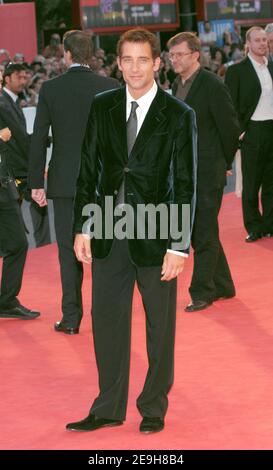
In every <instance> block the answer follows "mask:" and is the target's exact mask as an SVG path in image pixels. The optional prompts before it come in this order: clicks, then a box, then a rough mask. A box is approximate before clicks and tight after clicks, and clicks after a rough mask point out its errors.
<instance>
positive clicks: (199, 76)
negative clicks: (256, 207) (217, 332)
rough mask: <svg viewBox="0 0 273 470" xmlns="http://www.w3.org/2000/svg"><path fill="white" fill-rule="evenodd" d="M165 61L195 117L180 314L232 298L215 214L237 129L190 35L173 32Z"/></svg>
mask: <svg viewBox="0 0 273 470" xmlns="http://www.w3.org/2000/svg"><path fill="white" fill-rule="evenodd" d="M168 47H169V51H170V52H169V57H170V60H171V62H172V66H173V68H174V71H175V72H176V73H178V77H177V78H176V80H175V82H174V84H173V90H172V91H173V94H174V95H175V96H176V97H177V98H180V99H181V100H183V101H185V102H186V103H187V104H188V105H189V106H191V107H192V108H193V109H194V111H195V113H196V121H197V130H198V173H197V205H196V215H195V221H194V227H193V234H192V246H193V248H194V267H193V275H192V280H191V285H190V288H189V292H190V294H191V298H192V303H191V304H189V305H188V306H187V307H186V309H185V310H186V312H194V311H198V310H203V309H205V308H207V307H208V306H209V305H211V303H212V302H213V301H215V300H217V299H219V298H222V297H224V298H229V297H233V296H234V295H235V287H234V284H233V281H232V277H231V274H230V270H229V266H228V263H227V259H226V256H225V253H224V250H223V247H222V244H221V242H220V240H219V228H218V213H219V210H220V207H221V203H222V197H223V188H224V185H225V183H226V172H227V170H229V169H230V168H231V164H232V160H233V157H234V154H235V152H236V148H237V142H238V136H239V129H238V123H237V118H236V112H235V110H234V107H233V104H232V100H231V98H230V95H229V92H228V90H227V88H226V87H225V85H224V84H223V83H222V82H221V81H220V80H219V79H218V77H217V76H216V75H214V74H212V73H211V72H208V71H206V70H203V69H201V68H200V63H199V59H200V50H201V44H200V40H199V38H198V37H196V35H195V34H193V33H189V32H184V33H179V34H177V35H176V36H174V37H173V38H171V39H170V40H169V42H168Z"/></svg>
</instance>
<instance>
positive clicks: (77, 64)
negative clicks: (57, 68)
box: [68, 62, 90, 69]
mask: <svg viewBox="0 0 273 470" xmlns="http://www.w3.org/2000/svg"><path fill="white" fill-rule="evenodd" d="M72 67H86V68H88V69H90V66H89V65H88V64H79V63H78V62H73V64H71V65H69V67H68V68H69V69H72Z"/></svg>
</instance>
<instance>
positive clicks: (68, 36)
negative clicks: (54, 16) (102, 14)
mask: <svg viewBox="0 0 273 470" xmlns="http://www.w3.org/2000/svg"><path fill="white" fill-rule="evenodd" d="M63 45H64V50H65V52H68V51H69V52H70V53H71V56H72V60H73V62H78V63H79V64H89V62H90V58H91V56H92V52H93V51H92V42H91V36H90V34H88V33H85V32H84V31H80V30H71V31H67V32H66V33H65V34H64V37H63Z"/></svg>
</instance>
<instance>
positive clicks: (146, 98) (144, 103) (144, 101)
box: [126, 80, 158, 110]
mask: <svg viewBox="0 0 273 470" xmlns="http://www.w3.org/2000/svg"><path fill="white" fill-rule="evenodd" d="M157 90H158V87H157V84H156V82H155V80H154V82H153V86H152V88H150V90H149V91H147V93H145V95H143V96H141V97H140V98H138V99H137V100H135V99H134V98H133V97H132V95H131V94H130V92H129V90H128V85H126V101H127V104H129V103H131V102H132V101H136V102H137V104H138V106H139V107H140V109H141V110H145V109H147V108H149V107H150V106H151V104H152V101H153V99H154V98H155V95H156V94H157Z"/></svg>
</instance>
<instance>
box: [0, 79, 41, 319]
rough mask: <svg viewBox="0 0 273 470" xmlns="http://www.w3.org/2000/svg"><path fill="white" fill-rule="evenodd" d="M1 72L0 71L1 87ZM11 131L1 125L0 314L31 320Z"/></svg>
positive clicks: (2, 316)
mask: <svg viewBox="0 0 273 470" xmlns="http://www.w3.org/2000/svg"><path fill="white" fill-rule="evenodd" d="M1 87H2V73H1V72H0V90H1ZM10 139H11V131H10V129H9V128H8V127H5V128H1V127H0V256H2V257H3V266H2V276H1V286H0V318H21V319H23V320H32V319H34V318H36V317H38V316H39V315H40V313H39V312H35V311H33V310H30V309H28V308H26V307H24V306H23V305H22V304H21V303H20V302H19V299H18V294H19V292H20V289H21V285H22V280H23V272H24V266H25V260H26V256H27V250H28V243H27V239H26V234H25V227H24V223H23V219H22V214H21V211H20V207H19V204H18V197H19V194H18V192H17V189H16V186H15V183H14V179H13V178H12V177H11V173H10V170H9V153H8V142H9V141H10Z"/></svg>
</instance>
